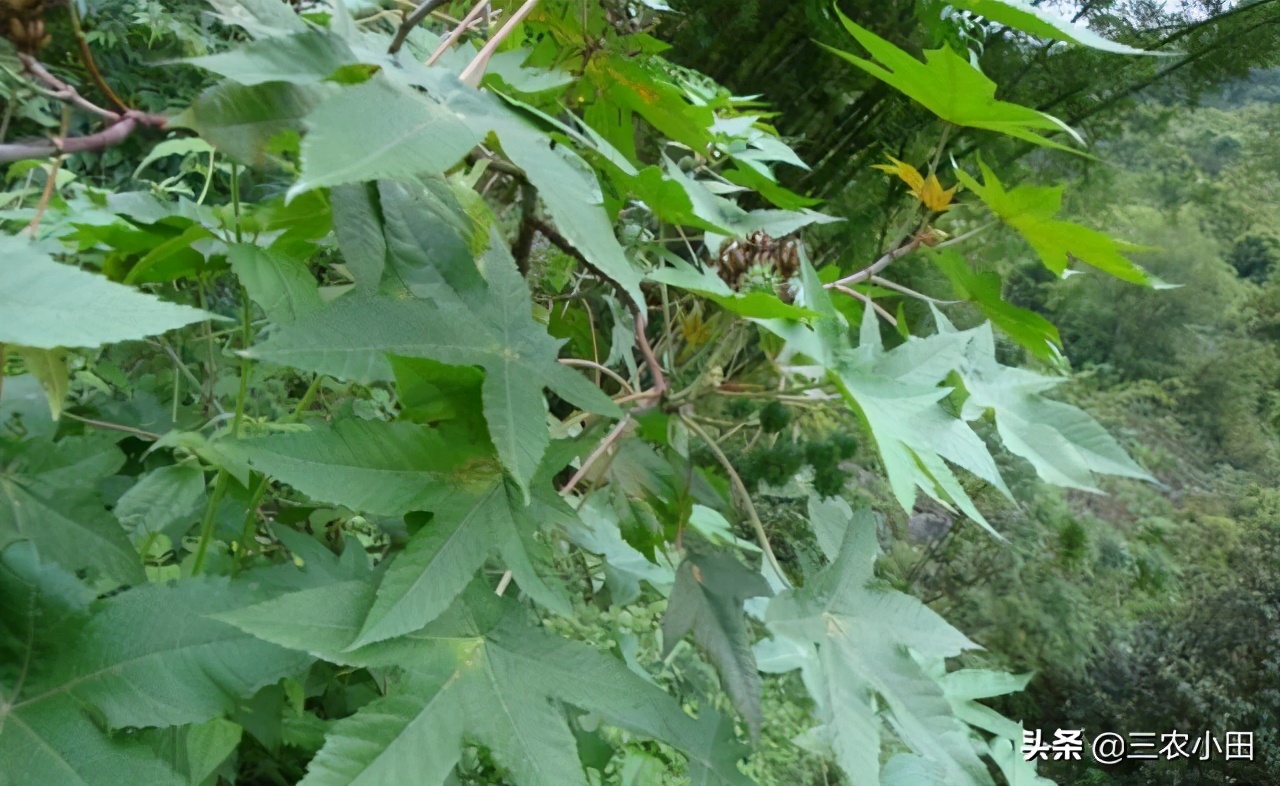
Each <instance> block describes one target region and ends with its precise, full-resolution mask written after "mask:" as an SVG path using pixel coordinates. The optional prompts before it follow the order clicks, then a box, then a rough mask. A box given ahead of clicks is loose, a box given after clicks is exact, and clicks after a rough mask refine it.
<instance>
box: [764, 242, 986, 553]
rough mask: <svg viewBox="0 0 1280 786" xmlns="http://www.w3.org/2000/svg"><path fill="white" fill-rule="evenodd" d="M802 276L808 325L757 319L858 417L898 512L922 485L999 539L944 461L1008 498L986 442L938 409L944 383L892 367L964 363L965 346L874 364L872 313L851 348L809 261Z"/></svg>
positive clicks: (878, 351)
mask: <svg viewBox="0 0 1280 786" xmlns="http://www.w3.org/2000/svg"><path fill="white" fill-rule="evenodd" d="M800 279H801V285H802V294H801V296H802V298H803V303H802V305H804V306H805V307H806V308H809V309H811V310H813V311H815V312H818V313H819V314H821V315H822V316H821V317H819V318H817V319H814V320H812V323H813V326H812V328H810V327H807V326H805V325H803V324H801V323H796V322H788V321H780V320H758V322H759V324H761V325H762V326H763V327H765V328H766V329H768V330H770V331H771V332H773V333H775V334H776V335H778V336H780V337H781V338H783V339H784V340H786V341H787V346H788V350H787V351H788V352H790V353H793V354H799V355H802V356H806V357H808V358H811V359H812V360H813V361H815V362H817V363H818V364H819V366H820V367H821V369H822V371H823V375H824V376H825V378H826V379H827V380H829V381H830V382H831V383H833V384H834V385H835V386H836V387H837V389H838V390H839V391H840V393H841V395H842V396H843V397H844V398H845V401H846V402H847V403H848V404H849V405H850V407H851V408H852V409H853V410H854V411H855V412H856V413H858V414H859V415H860V416H861V417H862V418H863V420H864V422H865V423H866V425H867V428H868V429H869V430H870V432H871V435H872V437H873V438H874V439H875V442H876V447H877V448H878V450H879V452H880V457H881V460H882V461H883V462H884V467H885V473H886V474H887V475H888V478H889V485H890V487H891V488H892V490H893V493H894V496H895V497H896V498H897V500H898V503H899V504H900V505H902V507H903V509H905V510H911V508H912V506H913V505H914V504H915V500H916V493H917V489H921V490H923V491H924V492H925V493H926V494H928V495H929V496H930V497H932V498H933V499H935V500H937V501H938V502H939V503H941V504H942V505H944V506H947V507H950V505H951V503H953V502H954V504H955V505H956V506H958V507H959V508H960V510H962V511H963V512H964V513H965V515H967V516H969V517H970V518H972V519H973V520H974V521H977V522H978V523H979V524H981V525H982V526H983V527H985V528H986V529H987V530H988V531H990V532H991V533H992V534H994V535H996V536H997V537H999V534H998V533H996V532H995V530H993V529H992V528H991V525H990V524H989V523H988V522H987V520H986V518H985V517H984V516H983V515H982V512H981V511H979V510H978V508H977V506H976V505H974V503H973V500H972V499H971V498H970V497H969V495H968V493H967V492H966V491H965V490H964V487H963V486H962V485H961V484H960V481H959V480H958V479H957V478H956V476H955V473H954V472H953V471H952V469H951V467H950V466H948V463H947V462H951V463H952V464H955V465H957V466H960V467H962V468H964V469H966V470H968V471H969V472H972V473H973V474H974V475H976V476H978V477H979V478H981V479H983V480H985V481H987V482H988V483H990V484H991V485H992V486H994V487H995V488H996V489H998V490H999V491H1001V492H1002V493H1004V494H1005V495H1006V496H1008V495H1009V491H1008V488H1007V487H1006V486H1005V483H1004V480H1003V479H1002V478H1001V476H1000V472H999V469H998V468H997V467H996V463H995V459H994V458H992V456H991V453H990V451H988V450H987V447H986V444H985V443H983V441H982V439H981V438H979V437H978V435H977V434H976V433H974V431H973V429H971V428H970V427H969V426H968V424H966V423H965V422H964V421H963V420H960V419H958V418H955V417H952V416H951V415H950V414H948V413H947V412H946V411H945V410H943V409H942V407H941V406H940V402H941V400H942V399H943V398H945V397H946V396H947V395H948V393H949V390H948V389H947V388H940V387H937V380H925V379H918V378H914V377H910V376H907V375H904V374H902V373H900V372H899V370H898V369H897V366H898V365H905V366H906V367H907V368H908V369H914V368H917V366H922V367H925V368H937V369H950V368H954V367H956V366H957V365H959V364H960V363H961V362H962V352H963V349H964V345H963V343H962V342H952V343H950V344H947V343H945V342H938V343H933V344H925V345H919V344H915V343H909V344H908V345H906V346H909V347H911V349H910V350H903V351H902V352H899V353H898V354H893V353H890V354H891V355H892V357H891V358H890V359H889V360H888V361H884V362H883V363H881V364H880V365H879V366H877V362H878V361H879V359H880V357H881V355H882V354H883V347H882V346H881V343H880V333H879V327H878V325H877V324H876V322H875V320H876V317H875V315H874V314H872V313H871V312H870V311H869V310H868V312H867V313H866V314H865V315H864V321H863V326H862V341H861V343H860V345H859V347H858V349H857V351H856V352H855V351H853V350H852V349H851V348H850V345H849V339H848V326H847V325H846V323H845V321H844V318H843V317H842V316H841V315H840V314H839V313H838V312H837V311H836V309H835V306H834V305H833V304H832V303H831V299H830V297H829V296H828V295H827V292H826V290H825V289H823V287H822V284H821V282H820V281H819V280H818V277H817V274H816V273H815V272H814V270H813V267H812V266H810V265H809V263H808V262H807V261H805V262H803V263H802V265H801V276H800ZM899 349H901V348H899ZM917 349H920V350H922V351H920V352H919V353H918V354H919V357H916V356H913V357H912V358H909V359H906V360H905V361H903V360H902V357H903V354H904V353H905V352H906V351H911V352H916V351H917ZM895 364H896V365H895ZM917 376H919V374H918V373H917ZM944 376H945V372H944Z"/></svg>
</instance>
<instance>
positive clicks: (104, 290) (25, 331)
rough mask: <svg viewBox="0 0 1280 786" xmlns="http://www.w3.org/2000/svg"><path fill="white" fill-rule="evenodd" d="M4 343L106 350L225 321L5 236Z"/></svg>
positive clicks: (1, 273)
mask: <svg viewBox="0 0 1280 786" xmlns="http://www.w3.org/2000/svg"><path fill="white" fill-rule="evenodd" d="M0 257H2V258H3V259H4V265H3V266H0V342H3V343H7V344H21V345H23V346H27V347H34V348H37V349H57V348H59V347H86V348H92V347H100V346H102V345H103V344H110V343H114V342H117V341H131V340H135V339H141V338H146V337H147V336H154V335H156V334H158V333H164V332H167V331H170V330H174V329H176V328H180V327H183V326H185V325H190V324H191V323H192V322H199V321H202V320H205V319H221V317H218V316H217V315H214V314H209V313H207V312H205V311H201V310H200V309H197V308H191V307H190V306H182V305H178V304H176V303H166V302H165V301H163V300H161V299H159V298H157V297H153V296H151V295H147V294H144V293H142V292H139V291H137V290H136V289H133V288H131V287H126V286H122V285H120V284H116V283H114V282H112V281H109V280H107V279H106V278H103V277H102V276H97V275H94V274H93V273H89V272H86V271H83V270H79V269H77V268H74V267H72V266H70V265H63V264H59V263H58V262H55V261H54V260H53V258H52V257H50V256H49V255H48V254H47V253H45V252H44V251H43V250H41V249H40V248H39V247H37V246H35V245H32V244H30V243H29V242H27V241H26V240H25V239H22V238H19V237H18V236H16V235H7V236H4V237H0Z"/></svg>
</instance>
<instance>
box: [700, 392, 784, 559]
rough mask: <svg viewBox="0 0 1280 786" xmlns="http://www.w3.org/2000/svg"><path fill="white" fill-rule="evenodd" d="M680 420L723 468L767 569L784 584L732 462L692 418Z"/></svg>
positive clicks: (765, 535)
mask: <svg viewBox="0 0 1280 786" xmlns="http://www.w3.org/2000/svg"><path fill="white" fill-rule="evenodd" d="M680 420H681V421H683V422H684V424H685V426H686V427H688V429H689V430H690V431H692V432H693V433H694V434H697V435H698V438H699V439H701V440H702V441H703V442H705V443H706V445H707V449H708V450H710V451H711V453H712V455H714V456H715V457H716V461H718V462H720V466H721V467H723V468H724V471H725V474H726V475H728V476H729V482H730V483H731V484H732V486H733V490H734V491H735V492H736V494H737V496H738V500H739V502H740V504H741V506H742V509H743V512H745V513H746V514H747V520H748V521H749V522H751V528H752V529H753V530H755V534H756V542H757V543H759V544H760V550H761V551H763V552H764V556H765V559H766V560H768V562H769V567H771V568H773V571H774V572H775V573H777V574H778V577H779V578H780V579H782V581H784V582H786V580H787V574H785V573H783V572H782V566H781V565H779V564H778V558H777V557H776V556H775V555H774V553H773V547H772V546H770V545H769V536H768V535H767V534H766V533H765V531H764V524H763V523H762V522H761V521H760V515H759V514H758V513H756V506H755V503H753V502H752V501H751V492H750V491H748V490H747V484H745V483H743V482H742V477H741V476H740V475H739V474H738V471H737V470H736V469H734V468H733V462H731V461H729V457H728V456H726V455H725V454H724V451H723V450H721V449H720V445H719V444H717V443H716V441H715V440H714V439H712V438H711V435H710V434H708V433H707V432H706V431H705V430H704V429H703V428H702V426H699V425H698V424H697V423H696V422H695V421H694V420H693V418H691V417H689V416H688V415H686V414H684V413H683V412H682V413H680Z"/></svg>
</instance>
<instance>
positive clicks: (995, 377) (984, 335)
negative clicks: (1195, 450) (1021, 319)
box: [935, 312, 1155, 492]
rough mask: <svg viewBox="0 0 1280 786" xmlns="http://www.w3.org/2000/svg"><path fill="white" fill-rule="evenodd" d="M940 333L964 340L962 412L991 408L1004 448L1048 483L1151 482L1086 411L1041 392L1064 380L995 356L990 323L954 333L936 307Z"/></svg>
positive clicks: (1089, 487)
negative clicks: (1110, 479)
mask: <svg viewBox="0 0 1280 786" xmlns="http://www.w3.org/2000/svg"><path fill="white" fill-rule="evenodd" d="M935 319H937V321H938V327H939V331H940V334H943V335H950V336H954V337H956V338H959V339H961V340H963V341H965V343H966V345H967V347H966V352H965V362H964V363H963V364H962V365H959V366H957V367H956V370H957V371H958V372H959V373H960V376H961V379H962V380H963V381H964V387H965V390H966V391H967V392H968V394H969V395H968V398H967V399H966V400H965V403H964V409H963V412H962V414H963V416H964V418H965V419H966V420H974V419H976V418H977V417H980V416H981V414H982V413H983V412H985V411H987V410H990V411H992V412H994V413H995V419H996V430H997V431H998V432H999V434H1000V439H1001V441H1002V442H1003V443H1004V445H1005V447H1006V448H1008V449H1009V450H1010V451H1011V452H1013V453H1015V454H1017V455H1019V456H1021V457H1023V458H1025V459H1026V460H1027V461H1029V462H1031V465H1032V466H1033V467H1034V468H1035V470H1036V474H1038V475H1039V476H1040V477H1041V478H1042V479H1043V480H1045V481H1046V482H1048V483H1053V484H1055V485H1058V486H1065V487H1067V488H1077V489H1081V490H1083V491H1093V492H1099V491H1100V489H1098V487H1097V485H1096V483H1095V482H1094V477H1093V476H1094V474H1095V473H1096V474H1099V475H1114V476H1116V477H1124V478H1134V479H1136V480H1146V481H1151V482H1154V481H1155V478H1154V477H1152V476H1151V474H1150V473H1148V472H1147V471H1146V470H1144V469H1143V468H1142V467H1140V466H1138V465H1137V464H1136V463H1135V462H1134V461H1133V459H1131V458H1130V457H1129V455H1128V454H1127V453H1125V451H1124V449H1123V448H1122V447H1120V445H1119V444H1118V443H1117V442H1116V441H1115V438H1114V437H1112V436H1111V435H1110V434H1108V433H1107V431H1106V429H1104V428H1103V427H1102V426H1101V425H1100V424H1099V423H1098V422H1097V421H1096V420H1094V419H1093V418H1092V417H1090V416H1089V415H1088V413H1086V412H1085V411H1084V410H1081V409H1078V408H1077V407H1073V406H1071V405H1070V404H1064V403H1063V402H1061V401H1053V400H1052V399H1048V398H1045V397H1044V396H1043V395H1041V394H1043V393H1045V392H1046V391H1048V390H1050V389H1052V388H1054V387H1056V386H1057V385H1060V384H1062V383H1063V382H1065V381H1066V379H1065V378H1064V377H1046V376H1043V375H1041V374H1037V373H1035V372H1033V371H1028V370H1026V369H1020V368H1013V367H1010V366H1002V365H1000V364H999V363H998V362H997V361H996V355H995V337H994V336H993V335H992V333H991V326H990V325H987V324H984V325H981V326H979V327H977V328H974V329H973V330H969V331H964V332H956V331H955V328H954V327H952V326H951V324H950V323H949V322H947V321H946V318H945V317H943V316H942V315H941V314H939V313H937V312H935Z"/></svg>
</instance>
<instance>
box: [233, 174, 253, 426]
mask: <svg viewBox="0 0 1280 786" xmlns="http://www.w3.org/2000/svg"><path fill="white" fill-rule="evenodd" d="M231 212H232V215H233V216H234V218H235V228H236V242H237V243H242V242H244V237H243V234H242V233H241V230H240V167H239V166H238V165H236V164H234V163H233V164H232V165H231ZM251 343H253V313H252V304H251V303H250V302H249V292H248V290H246V289H245V288H244V285H243V284H242V285H241V286H240V348H241V349H242V350H247V349H249V345H250V344H251ZM252 371H253V368H252V366H251V365H250V363H249V359H248V358H243V357H242V358H241V359H240V390H239V392H238V394H237V395H236V417H235V420H233V421H232V422H231V436H233V437H239V436H240V423H241V422H242V421H243V420H244V406H245V400H246V399H247V398H248V397H249V377H250V376H251V374H252Z"/></svg>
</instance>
